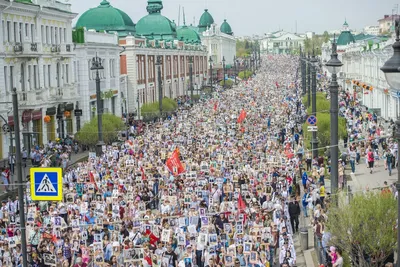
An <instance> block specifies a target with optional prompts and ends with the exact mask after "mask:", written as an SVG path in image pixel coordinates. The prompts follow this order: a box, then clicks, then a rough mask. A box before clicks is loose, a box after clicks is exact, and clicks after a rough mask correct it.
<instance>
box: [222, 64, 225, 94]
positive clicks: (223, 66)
mask: <svg viewBox="0 0 400 267" xmlns="http://www.w3.org/2000/svg"><path fill="white" fill-rule="evenodd" d="M222 68H223V71H224V77H223V79H224V89H225V74H226V69H225V57H224V56H223V57H222Z"/></svg>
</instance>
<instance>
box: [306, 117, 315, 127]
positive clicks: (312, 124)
mask: <svg viewBox="0 0 400 267" xmlns="http://www.w3.org/2000/svg"><path fill="white" fill-rule="evenodd" d="M307 123H308V124H309V125H311V126H314V125H316V124H317V117H316V116H314V115H310V116H308V118H307Z"/></svg>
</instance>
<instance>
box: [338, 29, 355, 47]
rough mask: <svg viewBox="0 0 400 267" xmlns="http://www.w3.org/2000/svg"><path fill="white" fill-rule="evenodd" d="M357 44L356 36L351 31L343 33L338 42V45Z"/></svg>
mask: <svg viewBox="0 0 400 267" xmlns="http://www.w3.org/2000/svg"><path fill="white" fill-rule="evenodd" d="M355 42H356V40H355V39H354V35H353V34H352V33H351V32H350V31H342V32H341V33H340V35H339V38H338V40H337V45H348V44H350V43H355Z"/></svg>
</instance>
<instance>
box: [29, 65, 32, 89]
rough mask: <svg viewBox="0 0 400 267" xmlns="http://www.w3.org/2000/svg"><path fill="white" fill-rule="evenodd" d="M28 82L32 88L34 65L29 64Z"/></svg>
mask: <svg viewBox="0 0 400 267" xmlns="http://www.w3.org/2000/svg"><path fill="white" fill-rule="evenodd" d="M28 84H29V87H28V89H29V90H31V89H32V87H33V86H32V85H33V81H32V66H31V65H28Z"/></svg>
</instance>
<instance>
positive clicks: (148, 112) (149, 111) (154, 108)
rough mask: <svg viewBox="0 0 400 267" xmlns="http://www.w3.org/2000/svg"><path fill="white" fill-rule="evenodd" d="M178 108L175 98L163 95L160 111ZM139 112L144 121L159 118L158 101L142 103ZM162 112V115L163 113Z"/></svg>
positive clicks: (171, 110) (166, 112)
mask: <svg viewBox="0 0 400 267" xmlns="http://www.w3.org/2000/svg"><path fill="white" fill-rule="evenodd" d="M177 108H178V104H177V103H176V101H175V100H173V99H171V98H168V97H164V98H163V100H162V111H163V113H164V114H169V113H172V112H174V111H175V110H176V109H177ZM140 114H141V116H142V117H143V120H144V121H151V120H154V119H157V118H160V108H159V102H154V103H147V104H143V105H142V108H141V109H140ZM164 114H163V115H164Z"/></svg>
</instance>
